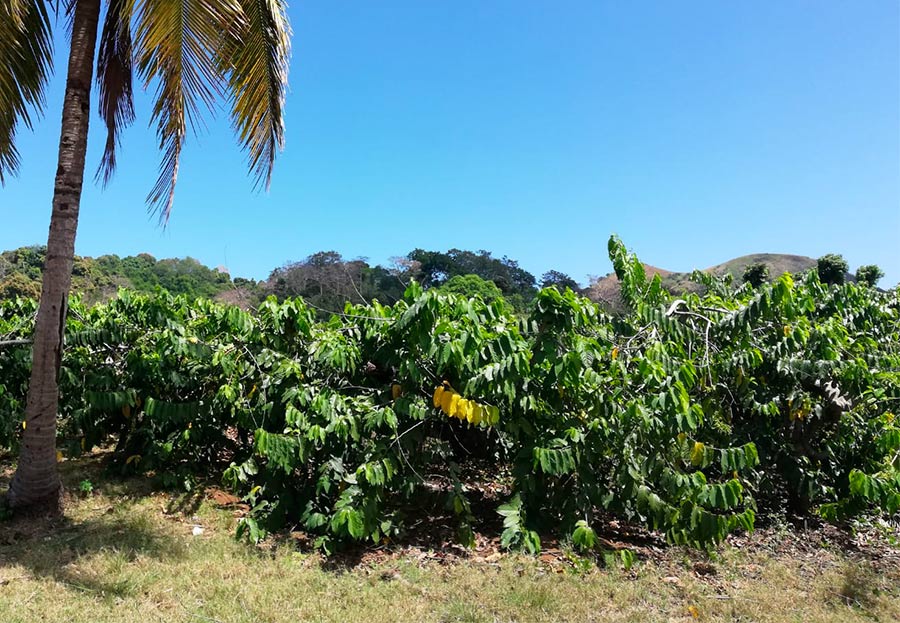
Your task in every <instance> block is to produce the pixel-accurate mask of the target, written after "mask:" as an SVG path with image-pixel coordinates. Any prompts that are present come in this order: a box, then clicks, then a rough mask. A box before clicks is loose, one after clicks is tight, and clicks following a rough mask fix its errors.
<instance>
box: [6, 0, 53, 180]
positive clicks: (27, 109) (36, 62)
mask: <svg viewBox="0 0 900 623" xmlns="http://www.w3.org/2000/svg"><path fill="white" fill-rule="evenodd" d="M52 70H53V38H52V33H51V28H50V19H49V15H48V12H47V6H46V4H45V3H44V1H43V0H6V1H5V2H2V3H0V184H2V183H5V181H6V179H5V176H6V175H7V174H9V173H15V172H16V171H17V170H18V168H19V152H18V150H17V149H16V145H15V137H16V129H17V127H18V125H19V123H20V122H22V123H24V124H25V125H26V126H27V127H28V128H31V127H32V114H33V113H35V112H36V113H38V114H40V113H41V111H42V109H43V107H44V89H45V87H46V85H47V79H48V78H49V76H50V74H51V72H52Z"/></svg>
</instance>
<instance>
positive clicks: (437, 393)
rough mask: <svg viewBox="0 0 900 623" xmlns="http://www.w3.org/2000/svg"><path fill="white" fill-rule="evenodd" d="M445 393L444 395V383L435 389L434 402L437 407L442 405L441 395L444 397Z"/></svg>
mask: <svg viewBox="0 0 900 623" xmlns="http://www.w3.org/2000/svg"><path fill="white" fill-rule="evenodd" d="M443 395H444V386H443V385H438V386H437V388H436V389H435V390H434V399H433V402H434V406H435V407H440V406H441V397H442V396H443Z"/></svg>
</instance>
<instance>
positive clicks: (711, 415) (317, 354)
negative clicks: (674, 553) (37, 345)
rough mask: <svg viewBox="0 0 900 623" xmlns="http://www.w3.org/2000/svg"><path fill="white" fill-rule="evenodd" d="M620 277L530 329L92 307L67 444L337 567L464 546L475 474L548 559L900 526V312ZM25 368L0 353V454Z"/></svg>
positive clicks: (858, 294)
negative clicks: (667, 286)
mask: <svg viewBox="0 0 900 623" xmlns="http://www.w3.org/2000/svg"><path fill="white" fill-rule="evenodd" d="M610 257H611V259H612V261H613V264H614V266H615V269H616V273H617V276H618V278H619V280H620V282H621V287H622V297H623V300H624V302H625V304H626V305H627V312H625V313H623V314H620V315H616V316H610V315H607V314H606V313H605V312H603V311H602V310H601V309H600V308H599V307H598V306H597V305H595V304H594V303H592V302H590V301H589V300H587V299H584V298H580V297H578V296H577V295H576V294H575V293H573V292H571V291H566V292H560V291H559V290H557V289H555V288H547V289H544V290H542V291H540V292H539V293H538V295H537V296H536V298H535V300H534V303H533V305H532V307H531V309H530V313H529V314H528V315H527V317H521V316H518V315H513V314H511V313H510V312H509V311H508V306H507V305H505V304H504V303H503V302H502V301H499V300H498V301H495V302H493V303H486V302H484V301H482V300H481V299H479V298H474V299H469V298H464V297H460V296H458V295H454V294H448V293H444V292H441V291H440V289H438V288H433V289H430V290H427V291H423V290H422V289H421V288H420V287H419V286H418V285H417V284H415V283H413V284H412V285H410V287H409V288H408V289H407V290H406V293H405V294H404V296H403V297H402V298H401V300H399V301H397V302H396V303H395V304H394V305H392V306H385V305H382V304H379V303H377V302H376V303H373V304H371V305H349V304H348V305H347V306H346V307H345V309H344V312H343V313H341V314H336V315H333V316H331V317H330V318H328V319H327V320H325V321H317V319H316V313H317V312H316V310H315V309H313V308H311V307H309V306H308V305H306V304H305V303H304V302H303V301H302V300H301V299H288V300H285V301H282V302H278V301H277V300H275V299H274V298H272V299H270V300H267V301H265V302H264V303H262V304H261V305H260V307H259V308H258V310H256V311H255V312H247V311H243V310H241V309H239V308H238V307H234V306H229V305H222V304H217V303H212V302H209V301H206V300H199V301H196V302H194V301H191V300H190V299H188V298H187V297H185V296H182V297H172V296H168V295H165V294H156V295H152V296H148V295H140V294H135V293H131V292H127V291H123V292H121V293H120V295H119V297H118V298H117V299H115V300H112V301H110V302H109V303H106V304H104V305H98V306H95V307H90V308H89V307H86V306H84V305H82V304H80V303H79V302H78V301H74V302H73V305H72V313H71V315H70V319H69V324H68V327H67V336H68V337H67V341H68V348H67V350H66V354H65V359H64V362H63V372H62V379H61V382H62V395H63V398H62V402H61V418H62V427H61V431H62V432H61V435H62V443H63V445H64V448H65V451H66V452H69V453H78V452H80V451H82V450H83V449H87V448H91V447H93V446H95V445H98V444H106V443H109V442H110V441H112V443H114V445H115V448H116V452H115V457H116V459H115V462H116V465H118V466H119V468H120V469H122V470H124V471H129V472H155V473H157V474H159V475H161V477H164V478H166V479H167V480H168V481H170V483H171V484H176V483H182V482H184V481H185V480H187V481H190V478H191V475H192V474H195V473H197V472H198V470H202V471H207V472H208V470H210V469H213V470H216V469H220V470H221V471H219V472H218V473H219V474H221V475H222V476H223V477H224V480H225V482H226V483H227V484H228V485H229V486H231V487H233V488H234V489H235V490H236V491H238V492H240V494H241V495H243V496H245V497H246V499H247V501H248V502H249V503H250V505H251V507H252V511H251V514H250V516H249V517H248V518H246V519H245V520H244V521H243V522H242V524H241V531H242V534H245V535H247V536H249V537H251V538H258V537H259V536H260V535H261V534H262V533H263V531H264V530H265V529H272V528H277V527H279V526H287V525H289V526H296V525H299V526H301V527H302V528H303V529H305V530H306V531H308V532H310V533H311V534H313V535H315V536H316V537H317V538H318V543H319V544H320V545H321V546H323V547H325V548H326V549H330V548H333V547H336V546H338V545H339V544H340V543H341V542H342V541H346V540H371V541H374V542H379V541H381V540H382V539H384V538H390V537H391V536H392V535H395V534H397V533H398V532H401V531H403V530H405V529H407V528H408V523H407V519H408V518H409V517H411V516H412V517H415V516H417V514H418V515H421V513H422V512H428V509H429V508H440V507H444V506H445V505H446V507H447V508H450V509H453V511H454V512H455V514H456V515H457V517H458V520H459V528H460V538H461V540H462V541H463V542H467V541H469V540H470V539H471V522H472V521H473V511H472V506H471V503H472V500H470V499H469V496H470V495H471V493H470V491H469V489H468V488H467V487H466V483H465V481H464V479H463V476H462V474H464V473H467V471H471V469H484V466H485V465H488V466H493V467H492V468H489V469H493V470H495V473H496V474H497V475H498V477H500V475H501V474H508V476H507V477H504V478H508V480H505V481H506V482H508V484H509V486H510V491H509V496H508V499H507V500H506V502H505V503H504V504H503V505H502V506H501V507H500V508H499V509H498V511H499V512H500V513H501V514H502V515H503V522H504V531H503V534H502V540H503V543H504V544H505V545H507V546H510V547H523V548H525V549H528V550H531V551H534V550H536V549H537V548H538V547H539V546H540V535H542V534H552V533H556V534H560V535H563V536H566V535H568V536H570V537H571V538H572V540H573V542H574V543H575V544H576V545H578V546H579V547H584V548H589V547H592V546H593V545H594V544H595V543H596V540H597V539H596V536H595V533H594V530H595V528H596V527H597V526H598V523H599V522H601V521H603V518H604V517H608V516H610V515H612V516H615V517H619V518H622V519H625V520H628V521H632V522H636V523H639V524H643V525H646V526H648V527H650V528H654V529H657V530H659V531H661V532H663V533H664V534H665V535H666V537H667V538H668V539H669V540H670V541H672V542H675V543H689V544H694V545H698V546H705V545H708V544H712V543H716V542H718V541H720V540H721V539H722V538H723V537H724V536H725V535H726V534H727V533H729V532H731V531H733V530H736V529H750V528H752V526H753V524H754V518H755V514H756V512H757V510H758V508H759V507H761V506H762V507H763V508H770V509H777V508H780V507H782V506H789V507H791V508H792V509H793V510H794V511H796V512H801V513H804V512H816V513H819V514H822V515H824V516H825V517H826V518H828V519H838V518H842V517H847V516H853V515H858V514H860V513H871V512H883V513H887V514H892V513H895V512H897V510H898V507H900V470H898V463H900V456H898V452H900V426H898V422H896V421H895V418H894V415H893V410H896V409H897V401H898V400H900V337H898V332H897V330H896V327H897V326H898V322H900V292H898V291H897V290H895V291H892V292H888V293H885V292H880V291H878V290H876V289H874V288H868V287H859V286H857V285H856V284H852V283H851V284H844V285H840V286H828V285H825V284H823V283H821V282H820V280H819V279H818V276H817V274H816V273H815V272H810V273H809V274H807V275H806V276H804V278H803V279H802V280H801V281H797V282H795V281H794V279H792V278H791V277H790V276H789V275H783V276H781V277H779V278H777V279H776V280H775V281H774V282H773V283H771V284H762V285H760V287H759V288H757V289H753V288H751V287H749V286H748V285H742V286H740V287H735V286H732V285H730V280H721V281H719V280H716V279H714V278H712V277H710V276H708V275H704V274H702V273H696V274H695V278H696V279H697V280H699V281H701V282H702V283H703V286H704V288H703V291H704V292H705V293H704V294H703V295H698V294H686V295H684V297H683V298H680V299H674V298H673V297H672V296H671V295H670V294H668V293H667V292H666V291H665V290H664V289H663V288H662V287H661V285H660V279H659V278H658V277H655V278H653V279H647V277H646V275H645V273H644V268H643V266H642V265H641V263H640V262H639V261H638V260H637V258H635V257H634V256H633V255H631V254H629V253H627V252H626V251H625V249H624V247H623V246H622V244H621V243H620V242H619V241H618V240H617V239H615V238H613V239H611V241H610ZM34 309H35V306H34V303H33V302H31V301H27V300H15V301H7V302H5V303H3V304H2V305H0V340H13V339H20V338H27V337H28V336H29V332H30V330H31V321H32V317H33V313H34ZM27 367H28V349H27V347H23V346H7V347H0V423H2V427H0V444H3V445H14V444H15V443H16V435H15V433H16V431H17V430H19V422H20V419H19V418H20V414H21V412H22V403H23V401H24V390H25V383H26V380H27ZM438 387H441V388H442V390H441V391H439V392H437V394H439V395H437V396H433V394H435V390H436V389H437V388H438ZM445 395H446V397H445ZM463 405H465V406H463ZM479 414H482V415H484V416H486V417H483V416H482V415H479ZM494 414H496V415H494ZM448 415H451V416H454V417H447V416H448ZM476 465H477V466H478V467H477V468H476V467H474V466H476Z"/></svg>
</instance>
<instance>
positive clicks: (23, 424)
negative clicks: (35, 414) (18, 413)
mask: <svg viewBox="0 0 900 623" xmlns="http://www.w3.org/2000/svg"><path fill="white" fill-rule="evenodd" d="M26 426H27V423H26V422H25V420H22V430H25V427H26Z"/></svg>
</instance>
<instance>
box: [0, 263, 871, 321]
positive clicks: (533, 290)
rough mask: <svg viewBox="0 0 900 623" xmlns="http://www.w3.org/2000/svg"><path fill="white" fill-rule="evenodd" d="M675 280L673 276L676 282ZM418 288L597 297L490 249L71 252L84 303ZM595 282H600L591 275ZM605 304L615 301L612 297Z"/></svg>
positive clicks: (34, 268) (761, 272) (14, 277)
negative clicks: (268, 265)
mask: <svg viewBox="0 0 900 623" xmlns="http://www.w3.org/2000/svg"><path fill="white" fill-rule="evenodd" d="M45 253H46V250H45V248H44V247H40V246H31V247H22V248H20V249H16V250H14V251H6V252H4V253H0V300H5V299H12V298H15V297H23V298H36V297H37V296H38V295H39V294H40V291H41V267H42V266H43V262H44V255H45ZM814 270H816V271H817V272H818V274H819V279H820V280H821V281H822V282H823V283H829V284H841V283H844V281H845V280H847V279H849V280H852V281H856V282H858V283H862V284H865V285H868V286H870V287H875V286H876V284H877V283H878V281H879V280H880V279H881V278H882V277H883V276H884V272H883V271H882V270H881V269H880V268H879V267H878V266H875V265H872V264H870V265H865V266H860V267H859V268H858V269H857V271H856V273H855V274H853V275H851V274H850V273H849V272H848V270H849V268H848V264H847V262H846V260H845V259H844V258H843V257H842V256H840V255H836V254H828V255H824V256H822V257H820V258H819V259H818V260H817V262H816V266H815V268H814ZM772 272H773V271H772V270H770V267H769V266H768V265H767V264H766V263H765V262H755V263H751V264H749V265H747V266H746V267H745V268H744V271H743V274H742V275H741V277H742V280H743V281H744V282H746V283H749V284H750V285H751V286H752V287H755V288H757V287H760V286H761V285H762V284H763V283H766V282H769V281H771V280H773V279H775V278H777V277H778V276H779V275H775V274H772ZM678 275H679V273H672V275H671V276H670V277H668V278H666V279H664V282H663V285H664V287H666V288H668V289H672V290H677V289H678V287H683V284H681V285H679V284H680V283H681V282H678V281H677V280H676V279H675V278H676V277H677V276H678ZM673 280H674V281H673ZM412 281H417V282H418V283H420V284H422V285H423V286H424V287H425V288H440V289H442V290H446V291H448V292H455V293H457V294H462V295H464V296H468V297H476V296H478V297H480V298H481V299H483V300H485V301H488V302H492V301H495V300H498V299H502V300H503V301H505V303H506V304H507V305H509V306H510V307H511V308H512V310H514V311H519V312H521V311H524V310H525V309H526V308H527V307H528V304H529V303H530V302H531V300H532V299H533V298H534V296H535V295H536V294H537V292H538V290H539V288H556V289H558V290H560V291H564V290H565V289H566V288H569V289H571V290H573V291H574V292H577V293H579V294H583V295H584V296H588V297H590V298H594V299H595V300H598V302H605V303H606V304H610V303H609V301H606V300H605V299H603V298H602V297H601V298H597V297H596V296H595V294H596V292H595V291H594V290H593V289H592V287H588V288H582V287H581V286H580V285H579V284H578V282H577V281H575V279H573V278H572V277H570V276H569V275H567V274H566V273H563V272H560V271H558V270H549V271H547V272H545V273H544V274H543V275H541V277H540V279H537V278H536V277H535V276H534V275H533V274H531V273H530V272H528V271H527V270H525V269H524V268H522V267H521V266H520V265H519V263H518V262H517V261H516V260H513V259H510V258H508V257H506V256H503V257H499V258H498V257H494V256H493V254H492V253H491V252H490V251H486V250H480V251H465V250H461V249H450V250H449V251H446V252H443V251H427V250H424V249H414V250H413V251H411V252H409V253H408V254H407V255H405V256H401V257H395V258H392V259H391V260H390V262H389V263H388V265H386V266H382V265H378V264H375V265H373V264H370V263H369V261H368V260H367V259H366V258H354V259H345V258H344V257H343V256H342V255H341V254H340V253H338V252H337V251H320V252H318V253H313V254H312V255H310V256H308V257H306V258H304V259H302V260H300V261H295V262H288V263H286V264H285V265H284V266H281V267H279V268H276V269H275V270H273V271H272V272H271V273H270V275H269V277H268V279H266V280H263V281H255V280H253V279H244V278H241V277H237V278H234V279H232V278H231V277H230V276H229V274H228V272H227V271H225V270H224V269H212V268H209V267H207V266H205V265H204V264H202V263H201V262H199V261H197V260H196V259H194V258H190V257H187V258H183V259H162V260H157V259H156V258H155V257H153V256H152V255H149V254H147V253H141V254H139V255H135V256H127V257H119V256H118V255H102V256H100V257H97V258H90V257H76V258H75V268H74V274H73V290H74V291H75V292H76V293H78V294H80V295H81V296H82V297H83V298H84V299H85V301H86V302H89V303H91V302H96V301H101V300H106V299H109V298H111V297H113V296H115V293H116V291H117V290H118V288H120V287H126V288H131V289H134V290H138V291H141V292H152V291H154V290H155V289H157V288H160V289H163V290H166V291H168V292H170V293H172V294H183V295H187V296H188V297H191V298H199V297H203V298H211V299H220V300H224V301H227V302H230V303H234V304H238V305H242V306H244V307H255V306H256V305H258V304H259V303H260V302H261V301H262V300H264V299H265V298H266V297H267V296H272V295H274V296H275V297H276V298H278V299H279V300H284V299H286V298H291V297H297V296H300V297H303V298H304V299H305V300H306V301H307V302H308V303H309V304H310V305H311V306H312V307H314V308H315V309H317V310H318V312H319V314H320V315H321V316H327V315H328V314H331V313H335V312H340V311H341V310H343V308H344V305H345V304H346V303H347V302H351V303H370V302H371V301H372V300H378V301H379V302H381V303H383V304H393V303H394V302H396V301H397V300H399V299H400V298H401V297H402V296H403V292H404V291H405V290H406V288H407V286H408V285H409V284H410V283H411V282H412ZM594 283H597V282H594ZM612 307H615V305H614V304H612Z"/></svg>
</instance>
